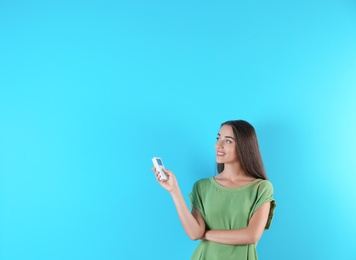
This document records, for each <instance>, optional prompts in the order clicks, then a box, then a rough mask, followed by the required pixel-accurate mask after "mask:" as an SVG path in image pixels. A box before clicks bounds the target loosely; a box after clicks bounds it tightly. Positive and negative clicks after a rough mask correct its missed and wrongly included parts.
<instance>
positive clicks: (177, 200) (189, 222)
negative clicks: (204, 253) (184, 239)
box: [171, 187, 205, 240]
mask: <svg viewBox="0 0 356 260" xmlns="http://www.w3.org/2000/svg"><path fill="white" fill-rule="evenodd" d="M171 196H172V199H173V201H174V204H175V206H176V209H177V213H178V216H179V219H180V221H181V223H182V226H183V228H184V231H185V233H186V234H187V235H188V237H189V238H190V239H192V240H197V239H200V238H201V237H202V236H203V234H204V232H205V224H203V223H199V222H198V221H197V219H196V218H195V217H194V216H193V214H192V213H191V212H190V210H189V209H188V206H187V204H186V202H185V200H184V198H183V195H182V193H181V191H180V189H179V187H177V188H176V189H175V190H173V191H172V192H171Z"/></svg>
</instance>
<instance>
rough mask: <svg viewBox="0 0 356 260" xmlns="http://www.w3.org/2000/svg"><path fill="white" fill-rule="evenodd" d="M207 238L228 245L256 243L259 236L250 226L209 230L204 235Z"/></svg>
mask: <svg viewBox="0 0 356 260" xmlns="http://www.w3.org/2000/svg"><path fill="white" fill-rule="evenodd" d="M204 239H205V240H209V241H212V242H215V243H220V244H226V245H247V244H256V243H257V242H258V239H259V238H258V237H257V236H255V235H254V234H253V232H251V231H249V230H248V228H242V229H235V230H208V231H206V232H205V235H204Z"/></svg>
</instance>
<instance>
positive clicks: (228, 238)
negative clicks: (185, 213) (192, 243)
mask: <svg viewBox="0 0 356 260" xmlns="http://www.w3.org/2000/svg"><path fill="white" fill-rule="evenodd" d="M270 207H271V203H270V202H266V203H264V204H263V205H262V206H260V207H259V208H258V210H257V211H256V212H255V213H254V214H253V216H252V218H251V220H250V222H249V224H248V226H247V227H246V228H241V229H233V230H207V231H206V232H205V234H204V237H203V239H205V240H209V241H212V242H216V243H220V244H227V245H247V244H256V243H257V242H258V241H259V240H260V238H261V236H262V233H263V231H264V229H265V227H266V223H267V220H268V215H269V211H270Z"/></svg>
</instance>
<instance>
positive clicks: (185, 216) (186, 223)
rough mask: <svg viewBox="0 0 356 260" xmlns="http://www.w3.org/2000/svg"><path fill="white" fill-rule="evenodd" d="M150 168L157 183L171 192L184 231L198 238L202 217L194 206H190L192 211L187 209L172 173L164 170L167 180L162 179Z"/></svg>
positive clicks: (200, 234) (202, 223) (193, 237)
mask: <svg viewBox="0 0 356 260" xmlns="http://www.w3.org/2000/svg"><path fill="white" fill-rule="evenodd" d="M152 170H153V171H154V172H155V173H156V179H157V181H158V182H159V184H160V185H161V186H162V187H163V188H165V189H166V190H167V191H169V193H170V194H171V196H172V199H173V202H174V205H175V206H176V209H177V213H178V216H179V219H180V221H181V223H182V226H183V228H184V231H185V233H186V234H187V235H188V237H189V238H190V239H192V240H197V239H200V238H201V237H202V236H203V235H204V232H205V222H204V219H203V217H202V216H201V214H200V212H199V211H198V210H196V209H195V208H192V212H190V211H189V209H188V206H187V204H186V203H185V200H184V198H183V195H182V192H181V191H180V188H179V186H178V182H177V179H176V177H175V176H174V174H173V173H172V172H171V171H169V170H164V171H165V173H166V174H167V176H168V180H167V181H162V180H160V179H159V175H158V172H156V169H155V168H154V167H153V168H152Z"/></svg>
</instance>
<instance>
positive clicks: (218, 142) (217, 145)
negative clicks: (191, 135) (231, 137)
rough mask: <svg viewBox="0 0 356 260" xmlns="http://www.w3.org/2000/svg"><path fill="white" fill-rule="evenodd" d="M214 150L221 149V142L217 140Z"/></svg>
mask: <svg viewBox="0 0 356 260" xmlns="http://www.w3.org/2000/svg"><path fill="white" fill-rule="evenodd" d="M215 147H216V148H222V147H223V142H222V141H221V140H217V141H216V144H215Z"/></svg>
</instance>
